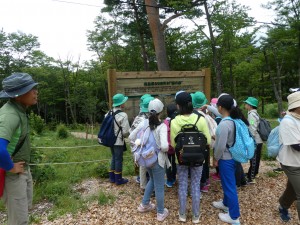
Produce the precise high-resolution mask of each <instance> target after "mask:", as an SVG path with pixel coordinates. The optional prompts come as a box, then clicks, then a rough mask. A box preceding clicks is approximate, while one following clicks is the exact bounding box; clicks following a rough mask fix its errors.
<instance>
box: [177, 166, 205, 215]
mask: <svg viewBox="0 0 300 225" xmlns="http://www.w3.org/2000/svg"><path fill="white" fill-rule="evenodd" d="M189 169H190V171H191V194H192V211H193V215H194V216H199V215H200V195H201V192H200V180H201V175H202V169H203V167H202V166H196V167H189V166H185V165H178V168H177V172H178V184H179V187H178V198H179V213H180V214H185V213H186V201H187V189H188V179H189V178H188V173H189Z"/></svg>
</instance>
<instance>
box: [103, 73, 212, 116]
mask: <svg viewBox="0 0 300 225" xmlns="http://www.w3.org/2000/svg"><path fill="white" fill-rule="evenodd" d="M107 80H108V92H109V106H110V107H112V97H113V96H114V95H115V94H116V93H122V94H124V95H126V96H128V97H129V99H128V101H127V103H126V105H125V106H126V107H125V111H126V113H127V114H128V118H129V120H132V119H133V118H134V117H135V116H136V115H137V114H138V113H139V110H140V109H139V101H140V97H141V96H142V95H144V94H151V95H152V96H154V97H158V98H159V99H160V100H162V101H163V103H164V104H165V105H167V104H169V103H172V102H174V97H175V94H176V92H177V91H180V90H184V91H187V92H190V93H192V92H196V91H202V92H204V93H205V95H206V98H207V99H208V100H210V98H211V73H210V69H203V70H201V71H145V72H116V70H114V69H109V70H108V73H107Z"/></svg>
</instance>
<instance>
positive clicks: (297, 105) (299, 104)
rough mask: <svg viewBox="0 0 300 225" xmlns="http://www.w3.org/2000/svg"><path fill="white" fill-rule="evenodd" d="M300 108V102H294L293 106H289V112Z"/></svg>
mask: <svg viewBox="0 0 300 225" xmlns="http://www.w3.org/2000/svg"><path fill="white" fill-rule="evenodd" d="M299 107H300V102H299V101H296V102H293V103H292V104H290V105H289V106H288V110H291V109H296V108H299Z"/></svg>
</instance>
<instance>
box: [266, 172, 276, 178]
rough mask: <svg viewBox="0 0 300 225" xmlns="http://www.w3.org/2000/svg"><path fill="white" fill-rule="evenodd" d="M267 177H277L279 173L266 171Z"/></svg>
mask: <svg viewBox="0 0 300 225" xmlns="http://www.w3.org/2000/svg"><path fill="white" fill-rule="evenodd" d="M266 175H267V177H278V176H279V174H278V173H275V172H274V171H268V172H267V173H266Z"/></svg>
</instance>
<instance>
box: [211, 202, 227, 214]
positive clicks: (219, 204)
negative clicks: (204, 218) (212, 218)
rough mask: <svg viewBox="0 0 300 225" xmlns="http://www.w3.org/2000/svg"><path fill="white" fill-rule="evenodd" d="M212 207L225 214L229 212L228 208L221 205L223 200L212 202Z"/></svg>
mask: <svg viewBox="0 0 300 225" xmlns="http://www.w3.org/2000/svg"><path fill="white" fill-rule="evenodd" d="M212 205H213V207H215V208H217V209H222V210H223V211H225V212H228V210H229V209H228V207H227V206H225V205H224V204H223V200H220V201H217V202H213V203H212Z"/></svg>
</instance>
